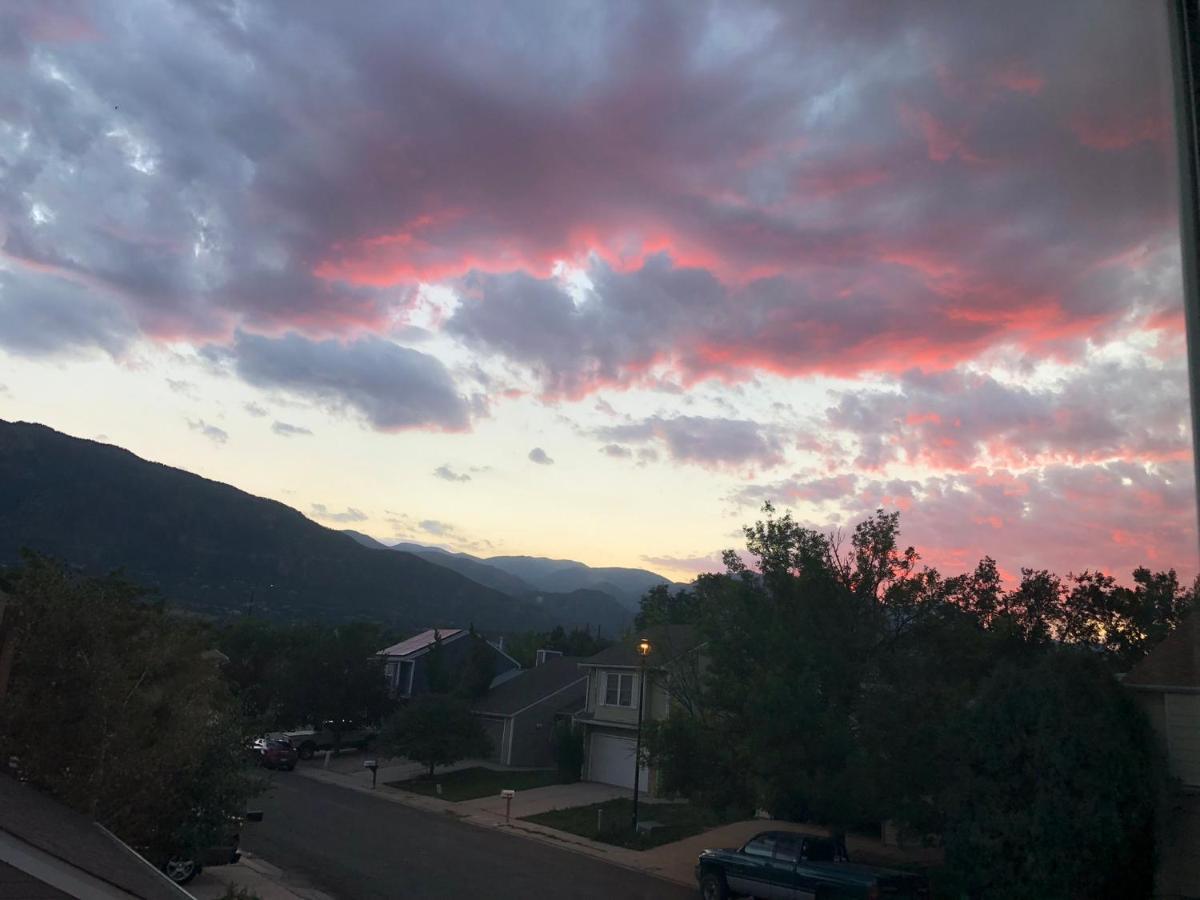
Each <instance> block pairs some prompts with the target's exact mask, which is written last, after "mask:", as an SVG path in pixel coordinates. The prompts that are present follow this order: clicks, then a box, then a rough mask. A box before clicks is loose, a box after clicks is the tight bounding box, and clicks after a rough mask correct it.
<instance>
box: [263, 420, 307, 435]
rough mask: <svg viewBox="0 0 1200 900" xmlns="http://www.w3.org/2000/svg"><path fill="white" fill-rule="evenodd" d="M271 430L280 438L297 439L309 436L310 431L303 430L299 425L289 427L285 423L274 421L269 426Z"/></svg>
mask: <svg viewBox="0 0 1200 900" xmlns="http://www.w3.org/2000/svg"><path fill="white" fill-rule="evenodd" d="M271 430H272V431H273V432H275V433H276V434H277V435H279V436H280V437H299V436H301V435H310V434H312V430H311V429H309V428H304V427H303V426H301V425H290V424H288V423H287V422H279V421H276V422H274V423H273V424H272V425H271Z"/></svg>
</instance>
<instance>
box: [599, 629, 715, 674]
mask: <svg viewBox="0 0 1200 900" xmlns="http://www.w3.org/2000/svg"><path fill="white" fill-rule="evenodd" d="M643 637H644V638H646V640H648V641H649V642H650V655H649V656H647V657H646V665H648V666H651V667H654V666H665V665H667V664H668V663H669V662H671V661H672V660H675V659H678V658H679V657H681V656H683V655H685V654H687V653H689V652H690V651H692V650H694V649H695V648H696V647H698V646H699V645H700V643H701V638H700V633H699V631H698V630H697V629H696V628H695V627H694V626H692V625H653V626H651V627H650V628H645V629H643V630H642V631H639V632H635V633H634V634H633V635H632V636H631V637H629V638H627V639H625V640H623V641H618V642H617V643H615V644H613V645H612V646H611V647H609V648H608V649H606V650H601V651H600V652H599V653H597V654H596V655H595V656H589V657H588V658H587V659H585V660H583V662H581V663H580V665H581V666H593V667H596V668H605V669H632V668H637V667H638V666H640V665H641V664H642V657H641V654H639V653H638V649H637V646H638V642H639V641H640V640H641V639H642V638H643Z"/></svg>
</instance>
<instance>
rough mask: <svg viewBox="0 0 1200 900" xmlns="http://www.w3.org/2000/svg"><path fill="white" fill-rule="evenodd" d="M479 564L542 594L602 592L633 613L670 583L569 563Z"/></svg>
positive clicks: (641, 573) (527, 559)
mask: <svg viewBox="0 0 1200 900" xmlns="http://www.w3.org/2000/svg"><path fill="white" fill-rule="evenodd" d="M483 562H485V563H487V564H488V565H489V566H495V567H496V568H498V569H502V570H504V571H505V572H508V573H509V574H510V575H515V576H516V577H518V578H520V579H522V580H523V581H526V582H529V583H530V584H532V585H533V586H534V587H536V588H539V589H541V590H543V591H575V590H581V589H583V590H592V591H602V592H604V593H606V594H609V595H610V596H612V597H615V598H616V599H617V600H618V601H620V602H621V604H622V605H624V606H625V607H626V608H627V609H637V608H638V601H639V600H641V598H642V595H643V594H645V593H646V591H648V590H650V588H652V587H655V586H657V585H660V584H671V583H672V582H671V581H669V580H668V579H666V578H663V576H661V575H659V574H657V573H655V572H651V571H648V570H647V569H624V568H619V567H604V568H593V567H592V566H588V565H584V564H583V563H581V562H576V561H575V560H571V559H546V558H545V557H540V556H492V557H488V558H487V559H485V560H483Z"/></svg>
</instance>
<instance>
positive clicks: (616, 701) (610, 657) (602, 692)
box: [575, 625, 699, 793]
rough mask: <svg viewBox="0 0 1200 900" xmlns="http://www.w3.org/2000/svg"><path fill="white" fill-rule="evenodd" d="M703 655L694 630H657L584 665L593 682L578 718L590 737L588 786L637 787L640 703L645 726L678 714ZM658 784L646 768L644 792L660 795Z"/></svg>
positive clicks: (587, 744) (586, 770)
mask: <svg viewBox="0 0 1200 900" xmlns="http://www.w3.org/2000/svg"><path fill="white" fill-rule="evenodd" d="M643 638H644V639H645V640H647V641H648V642H649V644H650V652H649V653H648V654H647V655H646V656H645V658H643V656H642V654H641V653H640V652H639V649H638V644H639V643H640V641H641V640H642V639H643ZM698 650H699V635H698V634H697V632H696V630H695V629H694V628H692V627H691V626H689V625H666V626H657V627H652V628H648V629H646V630H645V631H643V632H639V633H638V634H636V635H634V636H633V637H631V638H629V639H627V640H623V641H621V642H619V643H616V644H614V645H613V646H611V647H609V648H608V649H607V650H602V651H601V652H599V653H597V654H596V655H595V656H591V657H589V658H587V659H585V660H584V661H583V662H581V663H580V664H579V667H580V668H581V669H582V670H583V671H584V672H586V673H587V678H588V681H587V695H586V705H585V706H584V708H583V709H582V710H581V711H580V712H578V713H576V714H575V723H576V724H577V725H578V726H579V727H580V728H582V729H583V732H584V742H583V747H584V763H583V779H584V780H585V781H598V782H600V783H602V784H613V785H618V786H620V787H628V788H632V787H633V768H634V757H635V747H636V737H637V721H638V703H639V699H640V700H641V702H642V704H643V707H642V721H643V723H645V722H649V721H651V720H660V719H665V718H667V717H668V716H670V715H671V714H672V711H675V710H678V708H679V704H680V702H681V695H682V689H685V688H686V683H687V681H688V679H689V673H695V672H696V671H697V670H698V665H699V661H698V657H697V653H698ZM643 675H644V677H645V679H646V683H645V692H644V694H643V693H642V689H643V686H642V684H641V680H642V677H643ZM692 677H694V675H693V676H692ZM655 782H656V776H655V772H654V769H653V767H647V766H643V767H642V770H641V774H640V775H639V776H638V785H639V789H640V790H644V791H646V792H647V793H654V792H655Z"/></svg>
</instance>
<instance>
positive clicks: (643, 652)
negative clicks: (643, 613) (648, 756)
mask: <svg viewBox="0 0 1200 900" xmlns="http://www.w3.org/2000/svg"><path fill="white" fill-rule="evenodd" d="M637 651H638V656H640V657H641V658H642V664H641V667H640V668H639V671H638V712H637V740H636V742H635V743H634V749H633V833H634V835H635V836H636V835H637V827H638V781H639V776H640V775H641V773H642V704H643V703H644V702H645V699H646V657H647V656H649V655H650V642H649V641H648V640H646V639H645V638H642V639H641V640H640V641H638V645H637Z"/></svg>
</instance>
